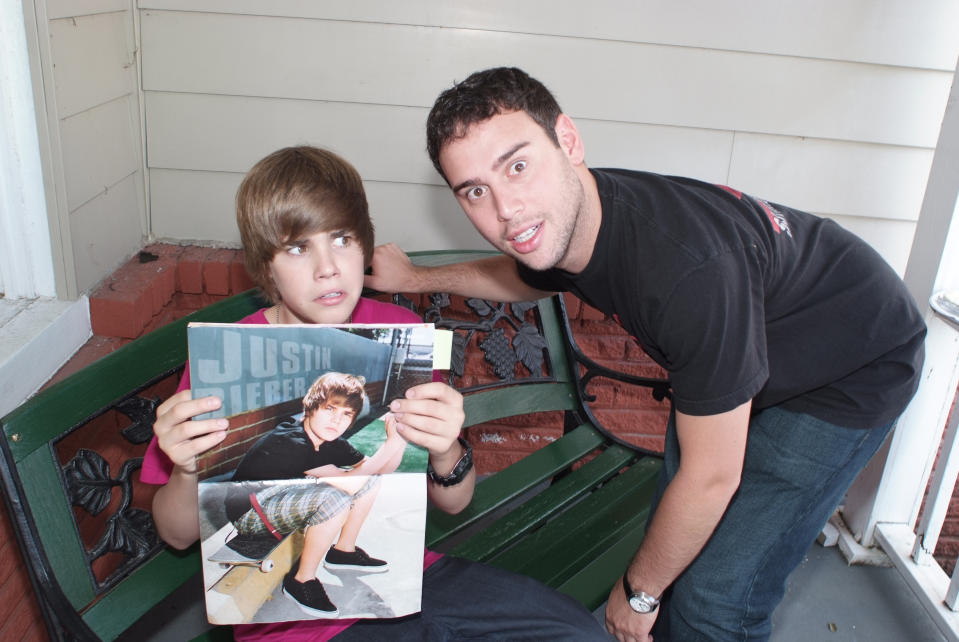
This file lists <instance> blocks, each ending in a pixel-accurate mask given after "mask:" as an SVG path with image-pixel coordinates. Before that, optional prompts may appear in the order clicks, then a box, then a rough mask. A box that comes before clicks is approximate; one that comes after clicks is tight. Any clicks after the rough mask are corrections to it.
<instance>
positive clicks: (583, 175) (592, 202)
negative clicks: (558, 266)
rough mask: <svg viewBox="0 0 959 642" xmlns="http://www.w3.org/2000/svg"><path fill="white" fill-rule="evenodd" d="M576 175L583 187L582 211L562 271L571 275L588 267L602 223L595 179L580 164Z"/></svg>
mask: <svg viewBox="0 0 959 642" xmlns="http://www.w3.org/2000/svg"><path fill="white" fill-rule="evenodd" d="M574 170H575V171H576V175H577V176H578V177H579V181H580V183H581V184H582V186H583V193H584V194H583V197H584V198H583V201H584V202H583V211H582V212H581V213H580V217H579V220H578V221H577V224H576V229H575V230H574V232H573V238H572V239H570V244H569V248H568V250H567V261H565V263H566V265H564V266H563V269H564V270H566V271H567V272H571V273H573V274H579V273H580V272H582V271H583V270H585V269H586V266H587V265H589V261H590V259H591V258H592V257H593V251H594V250H595V249H596V239H598V238H599V227H600V224H601V223H602V221H603V205H602V201H601V200H600V198H599V188H598V187H597V186H596V179H595V178H594V177H593V174H592V173H591V172H590V171H589V168H588V167H586V163H581V164H579V165H576V166H575V167H574Z"/></svg>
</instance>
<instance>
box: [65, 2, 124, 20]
mask: <svg viewBox="0 0 959 642" xmlns="http://www.w3.org/2000/svg"><path fill="white" fill-rule="evenodd" d="M46 3H47V19H48V20H56V19H57V18H74V17H79V16H89V15H93V14H97V13H110V12H114V11H127V10H129V9H130V0H46Z"/></svg>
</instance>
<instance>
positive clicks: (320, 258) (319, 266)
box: [313, 252, 337, 279]
mask: <svg viewBox="0 0 959 642" xmlns="http://www.w3.org/2000/svg"><path fill="white" fill-rule="evenodd" d="M314 256H315V257H316V258H315V261H314V264H313V278H316V279H324V278H329V277H331V276H334V275H336V273H337V269H336V261H334V260H333V257H332V256H331V255H330V253H329V252H316V253H315V254H314Z"/></svg>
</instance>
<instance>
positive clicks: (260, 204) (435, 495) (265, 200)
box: [141, 146, 608, 642]
mask: <svg viewBox="0 0 959 642" xmlns="http://www.w3.org/2000/svg"><path fill="white" fill-rule="evenodd" d="M237 224H238V226H239V228H240V236H241V239H242V242H243V247H244V250H245V254H246V261H247V270H248V272H249V273H250V276H251V277H252V278H253V280H254V282H255V283H256V284H257V286H259V287H260V288H261V289H262V290H263V292H264V293H265V294H266V296H268V297H269V298H270V300H272V301H273V302H274V305H272V306H271V307H268V308H264V309H261V310H259V311H257V312H255V313H254V314H252V315H250V316H249V317H246V318H245V319H243V320H241V321H240V323H252V324H269V323H334V324H342V323H386V324H401V323H419V322H421V319H419V318H418V317H416V315H415V314H413V313H412V312H410V311H409V310H406V309H404V308H400V307H398V306H394V305H391V304H387V303H380V302H377V301H373V300H371V299H366V298H363V297H362V296H361V293H362V290H363V274H364V270H365V268H366V267H367V266H368V265H369V262H370V260H371V258H372V253H373V224H372V221H371V219H370V216H369V210H368V206H367V201H366V196H365V194H364V191H363V184H362V181H361V180H360V176H359V174H358V173H357V172H356V170H355V169H354V168H353V166H352V165H350V164H349V163H348V162H346V161H345V160H343V159H342V158H340V157H339V156H337V155H336V154H333V153H332V152H329V151H326V150H322V149H318V148H315V147H308V146H303V147H292V148H286V149H282V150H279V151H277V152H274V153H273V154H270V155H269V156H267V157H266V158H264V159H263V160H261V161H260V162H258V163H257V164H256V165H255V166H254V167H253V168H252V169H251V170H250V172H249V173H248V174H247V175H246V177H245V178H244V180H243V182H242V184H241V185H240V189H239V191H238V193H237ZM187 372H189V370H188V371H187ZM189 385H190V382H189V377H188V376H184V379H183V381H182V382H181V385H180V388H181V390H180V391H179V392H177V394H175V395H174V396H172V397H170V399H168V400H167V401H166V402H164V403H163V404H161V405H160V407H159V408H158V409H157V420H156V423H155V424H154V432H155V438H154V440H153V441H152V442H151V444H150V446H149V448H148V451H147V454H146V456H145V457H144V463H143V468H142V471H141V479H143V481H145V482H148V483H155V484H163V487H162V488H160V489H159V490H158V491H157V494H156V496H155V499H154V502H153V514H154V519H155V521H156V524H157V530H158V531H159V533H160V536H161V537H162V538H163V539H164V540H165V541H166V542H168V543H169V544H170V545H172V546H174V547H176V548H186V547H187V546H190V545H191V544H193V543H194V542H195V541H197V539H198V538H199V536H200V529H199V521H198V509H197V477H196V463H195V457H196V455H198V454H200V453H202V452H205V451H207V450H209V449H210V448H212V447H214V446H216V445H217V444H218V443H220V441H222V440H223V438H224V436H225V432H224V431H225V429H226V427H227V426H226V420H224V419H205V420H201V421H193V420H192V417H194V416H196V415H199V414H202V413H205V412H210V411H211V410H215V409H216V408H218V407H219V406H220V400H219V399H218V398H216V397H204V398H201V399H191V398H190V392H189V390H188V388H189ZM389 409H390V412H391V413H392V415H393V416H394V417H395V419H396V431H397V433H398V434H399V435H400V436H401V437H402V438H403V439H405V440H407V441H410V442H412V443H415V444H417V445H419V446H422V447H423V448H425V449H426V450H427V451H429V464H428V468H427V478H428V482H427V497H428V498H429V500H430V501H431V502H432V503H433V504H434V505H435V506H436V507H437V508H439V509H440V510H443V511H446V512H450V513H456V512H458V511H460V510H462V509H463V508H465V507H466V506H467V504H469V502H470V500H471V498H472V495H473V488H474V484H475V478H476V475H475V471H474V470H473V467H472V456H471V450H470V448H469V445H468V444H467V442H466V441H465V440H463V439H462V438H460V437H459V434H460V430H461V428H462V425H463V420H464V413H463V399H462V396H461V395H460V394H459V393H458V392H456V391H455V390H454V389H453V388H451V387H449V386H448V385H446V384H444V383H441V382H438V381H434V382H431V383H427V384H423V385H420V386H415V387H413V388H410V389H409V390H408V391H407V393H406V398H404V399H397V400H394V401H393V402H392V403H391V404H390V408H389ZM424 565H425V566H426V567H427V568H426V569H425V571H424V575H423V599H422V612H421V613H419V614H416V615H413V616H408V617H405V618H399V619H383V620H362V621H359V622H358V623H357V621H356V620H336V621H334V620H304V621H297V622H282V623H276V624H247V625H238V626H235V627H234V635H235V637H236V638H237V639H279V638H282V639H284V640H327V639H336V640H338V641H342V642H348V641H349V640H384V641H389V642H393V641H395V640H421V639H422V640H425V639H429V640H461V639H549V640H569V641H571V642H572V641H577V642H578V641H580V640H604V639H608V636H607V635H606V633H605V632H604V631H603V630H602V627H600V626H599V624H598V623H597V622H596V621H595V619H594V618H593V617H592V615H591V614H590V613H589V612H588V611H586V610H585V609H584V608H583V607H582V606H581V605H580V604H579V603H578V602H576V601H575V600H573V599H572V598H569V597H568V596H565V595H561V594H559V593H557V592H555V591H552V590H550V589H548V588H546V587H545V586H543V585H542V584H540V583H538V582H536V581H534V580H532V579H530V578H527V577H524V576H520V575H515V574H512V573H507V572H505V571H501V570H499V569H495V568H492V567H488V566H485V565H482V564H478V563H474V562H470V561H467V560H463V559H459V558H454V557H451V556H441V555H439V554H437V553H434V552H432V551H427V552H426V555H425V558H424ZM334 636H335V637H334Z"/></svg>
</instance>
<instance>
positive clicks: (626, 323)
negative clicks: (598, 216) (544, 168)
mask: <svg viewBox="0 0 959 642" xmlns="http://www.w3.org/2000/svg"><path fill="white" fill-rule="evenodd" d="M591 171H592V174H593V176H594V177H595V178H596V182H597V186H598V188H599V194H600V198H601V202H602V223H601V226H600V231H599V236H598V239H597V241H596V246H595V248H594V250H593V255H592V257H591V259H590V262H589V264H588V265H587V267H586V269H585V270H583V271H582V272H581V273H579V274H570V273H568V272H564V271H562V270H557V269H553V270H547V271H544V272H536V271H532V270H529V269H528V268H526V267H525V266H523V265H522V264H520V265H519V271H520V275H521V277H522V278H523V280H524V281H526V282H527V283H528V284H530V285H532V286H533V287H536V288H539V289H543V290H552V291H565V290H569V291H572V292H574V293H575V294H577V295H578V296H579V297H581V298H582V299H584V300H585V301H588V302H589V303H590V304H592V305H593V306H595V307H597V308H599V309H600V310H602V311H604V312H606V313H608V314H610V315H613V316H614V317H615V318H616V319H617V320H618V321H619V322H620V323H621V324H622V326H623V327H624V328H625V329H626V330H627V331H628V332H629V333H630V334H632V335H633V337H635V338H636V339H637V341H638V342H639V343H640V345H642V347H643V348H644V349H645V351H646V352H647V353H648V354H649V355H650V356H651V357H652V358H653V359H654V360H655V361H656V362H657V363H659V364H660V365H661V366H663V367H664V368H665V369H666V370H667V371H668V373H669V376H670V379H671V380H672V386H673V403H674V405H675V407H676V409H677V410H679V411H680V412H684V413H686V414H690V415H710V414H717V413H721V412H725V411H728V410H731V409H733V408H735V407H737V406H738V405H740V404H742V403H745V402H746V401H749V400H750V399H752V400H753V408H754V409H761V408H765V407H769V406H772V405H780V404H781V405H782V406H783V407H784V408H787V409H790V410H794V411H797V412H805V413H808V414H811V415H813V416H816V417H819V418H821V419H824V420H826V421H830V422H832V423H836V424H840V425H844V426H848V427H854V428H870V427H874V426H880V425H885V424H887V423H889V422H891V421H893V420H894V419H895V418H896V417H898V416H899V414H901V412H902V410H903V409H904V408H905V406H906V404H907V403H908V401H909V399H910V398H911V397H912V395H913V393H914V392H915V389H916V387H917V385H918V380H919V374H920V370H921V365H922V358H923V350H922V347H923V339H924V337H925V325H924V323H923V321H922V318H921V316H920V314H919V311H918V309H917V308H916V306H915V303H914V302H913V300H912V298H911V296H910V295H909V293H908V292H907V290H906V289H905V286H904V284H903V283H902V281H901V279H899V277H898V276H897V275H896V274H895V272H894V271H893V270H892V268H891V267H889V265H888V264H887V263H886V262H885V261H884V260H883V259H882V257H880V256H879V254H878V253H876V252H875V250H873V249H872V248H871V247H870V246H869V245H868V244H866V243H865V242H864V241H862V240H861V239H859V238H858V237H856V236H855V235H853V234H851V233H849V232H847V231H846V230H844V229H843V228H841V227H840V226H839V225H837V224H836V223H834V222H832V221H829V220H827V219H822V218H819V217H816V216H813V215H811V214H807V213H805V212H800V211H797V210H793V209H790V208H787V207H783V206H780V205H776V204H773V203H768V202H766V201H763V200H761V199H757V198H754V197H750V196H748V195H746V194H742V193H740V192H738V191H736V190H732V189H730V188H726V187H722V186H715V185H710V184H708V183H703V182H700V181H695V180H692V179H686V178H678V177H667V176H659V175H655V174H649V173H644V172H632V171H627V170H611V169H603V170H591Z"/></svg>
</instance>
